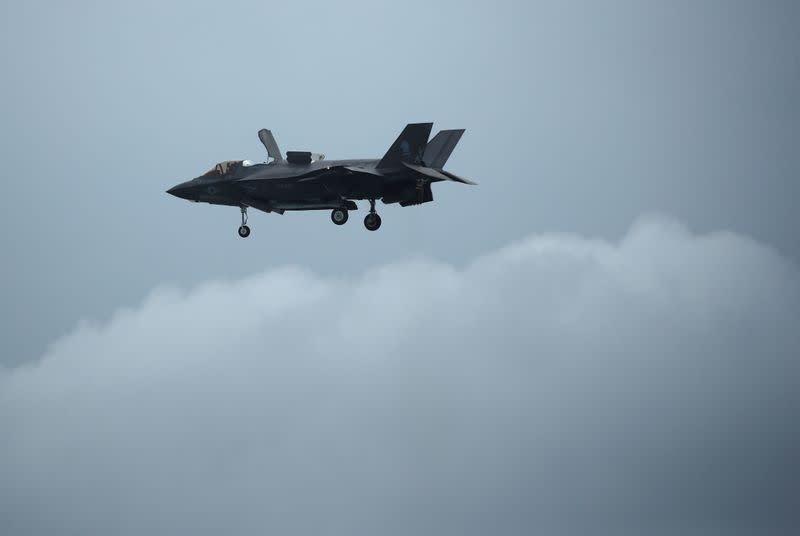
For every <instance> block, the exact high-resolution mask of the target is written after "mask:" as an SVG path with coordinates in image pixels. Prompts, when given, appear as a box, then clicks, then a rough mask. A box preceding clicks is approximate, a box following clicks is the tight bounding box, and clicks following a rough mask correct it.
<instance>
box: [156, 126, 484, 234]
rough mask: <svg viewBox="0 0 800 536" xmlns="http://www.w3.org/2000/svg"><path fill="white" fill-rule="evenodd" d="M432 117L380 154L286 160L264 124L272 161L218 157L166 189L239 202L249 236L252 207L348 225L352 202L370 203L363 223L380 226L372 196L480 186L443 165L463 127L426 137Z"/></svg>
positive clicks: (410, 201)
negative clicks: (443, 184) (447, 185)
mask: <svg viewBox="0 0 800 536" xmlns="http://www.w3.org/2000/svg"><path fill="white" fill-rule="evenodd" d="M432 126H433V123H412V124H409V125H407V126H406V128H404V129H403V132H401V133H400V136H398V138H397V140H395V142H394V143H393V144H392V146H391V147H390V148H389V150H388V151H387V152H386V154H385V155H383V158H381V159H369V160H363V159H362V160H325V155H322V154H316V153H312V152H308V151H287V153H286V157H285V158H284V156H283V154H281V151H280V149H278V144H277V143H276V142H275V138H274V137H273V136H272V132H270V131H269V130H267V129H262V130H260V131H259V132H258V138H259V140H261V143H263V144H264V147H265V148H266V150H267V155H268V157H269V158H268V160H267V161H266V162H263V163H253V162H251V161H249V160H227V161H225V162H220V163H219V164H216V165H215V166H214V167H212V168H211V169H209V170H208V171H207V172H205V173H204V174H202V175H200V176H199V177H197V178H194V179H192V180H190V181H187V182H182V183H180V184H178V185H176V186H174V187H172V188H170V189H169V190H167V193H169V194H172V195H174V196H176V197H180V198H183V199H187V200H189V201H194V202H202V203H211V204H213V205H228V206H234V207H239V209H240V210H241V213H242V224H241V225H240V226H239V236H240V237H242V238H247V237H248V236H250V227H248V226H247V209H248V208H254V209H257V210H262V211H264V212H274V213H277V214H283V213H284V212H285V211H287V210H328V209H330V210H331V220H332V221H333V223H335V224H336V225H344V223H345V222H347V219H348V213H349V211H351V210H357V208H358V206H357V205H356V203H355V200H367V201H369V213H368V214H367V215H366V217H365V218H364V226H365V227H366V228H367V229H368V230H370V231H377V230H378V228H379V227H380V226H381V217H380V216H379V215H378V213H377V212H376V210H375V201H376V200H378V199H380V200H381V201H383V202H384V203H387V204H389V203H399V204H400V206H403V207H407V206H410V205H419V204H421V203H428V202H430V201H433V193H432V192H431V184H432V183H434V182H440V181H454V182H460V183H463V184H475V183H474V182H472V181H470V180H468V179H464V178H461V177H459V176H457V175H454V174H453V173H450V172H449V171H444V170H443V169H442V168H443V167H444V165H445V162H447V159H448V158H449V157H450V153H452V152H453V149H454V148H455V146H456V144H457V143H458V141H459V140H460V139H461V135H462V134H463V133H464V130H463V129H460V130H442V131H441V132H439V133H438V134H436V136H434V137H433V139H431V140H430V141H428V136H430V133H431V127H432Z"/></svg>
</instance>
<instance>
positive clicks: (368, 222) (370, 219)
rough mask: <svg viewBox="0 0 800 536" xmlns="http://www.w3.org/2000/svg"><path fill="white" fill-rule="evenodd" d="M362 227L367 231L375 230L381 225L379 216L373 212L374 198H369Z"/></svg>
mask: <svg viewBox="0 0 800 536" xmlns="http://www.w3.org/2000/svg"><path fill="white" fill-rule="evenodd" d="M364 227H366V228H367V230H368V231H377V230H378V229H380V227H381V217H380V216H378V213H377V212H375V200H374V199H370V200H369V214H367V215H366V216H365V217H364Z"/></svg>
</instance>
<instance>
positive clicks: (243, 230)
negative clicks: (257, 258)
mask: <svg viewBox="0 0 800 536" xmlns="http://www.w3.org/2000/svg"><path fill="white" fill-rule="evenodd" d="M241 208H242V224H241V225H240V226H239V236H240V237H242V238H247V237H248V236H250V227H248V226H247V207H245V206H243V207H241Z"/></svg>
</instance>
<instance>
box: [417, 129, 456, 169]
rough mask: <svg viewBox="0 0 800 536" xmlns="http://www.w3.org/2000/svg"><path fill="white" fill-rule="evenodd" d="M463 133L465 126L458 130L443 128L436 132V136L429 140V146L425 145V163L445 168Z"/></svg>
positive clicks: (429, 165)
mask: <svg viewBox="0 0 800 536" xmlns="http://www.w3.org/2000/svg"><path fill="white" fill-rule="evenodd" d="M462 134H464V129H463V128H460V129H458V130H442V131H440V132H439V133H438V134H436V136H434V137H433V139H432V140H431V141H429V142H428V146H427V147H425V155H424V156H423V157H422V160H423V161H424V162H425V165H426V166H428V167H433V168H439V169H441V168H443V167H444V165H445V163H446V162H447V159H448V158H450V154H451V153H452V152H453V149H455V148H456V145H457V144H458V140H460V139H461V135H462Z"/></svg>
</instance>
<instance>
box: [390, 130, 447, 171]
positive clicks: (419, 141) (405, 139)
mask: <svg viewBox="0 0 800 536" xmlns="http://www.w3.org/2000/svg"><path fill="white" fill-rule="evenodd" d="M431 128H433V123H410V124H408V125H406V128H404V129H403V132H401V133H400V136H398V137H397V139H396V140H395V142H394V143H393V144H392V146H391V147H390V148H389V150H388V151H386V154H385V155H383V158H381V161H380V162H378V166H377V167H378V168H390V167H399V166H401V165H402V163H403V162H407V163H409V164H420V163H421V162H422V159H423V155H424V154H425V146H426V145H427V144H428V136H430V134H431Z"/></svg>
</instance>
